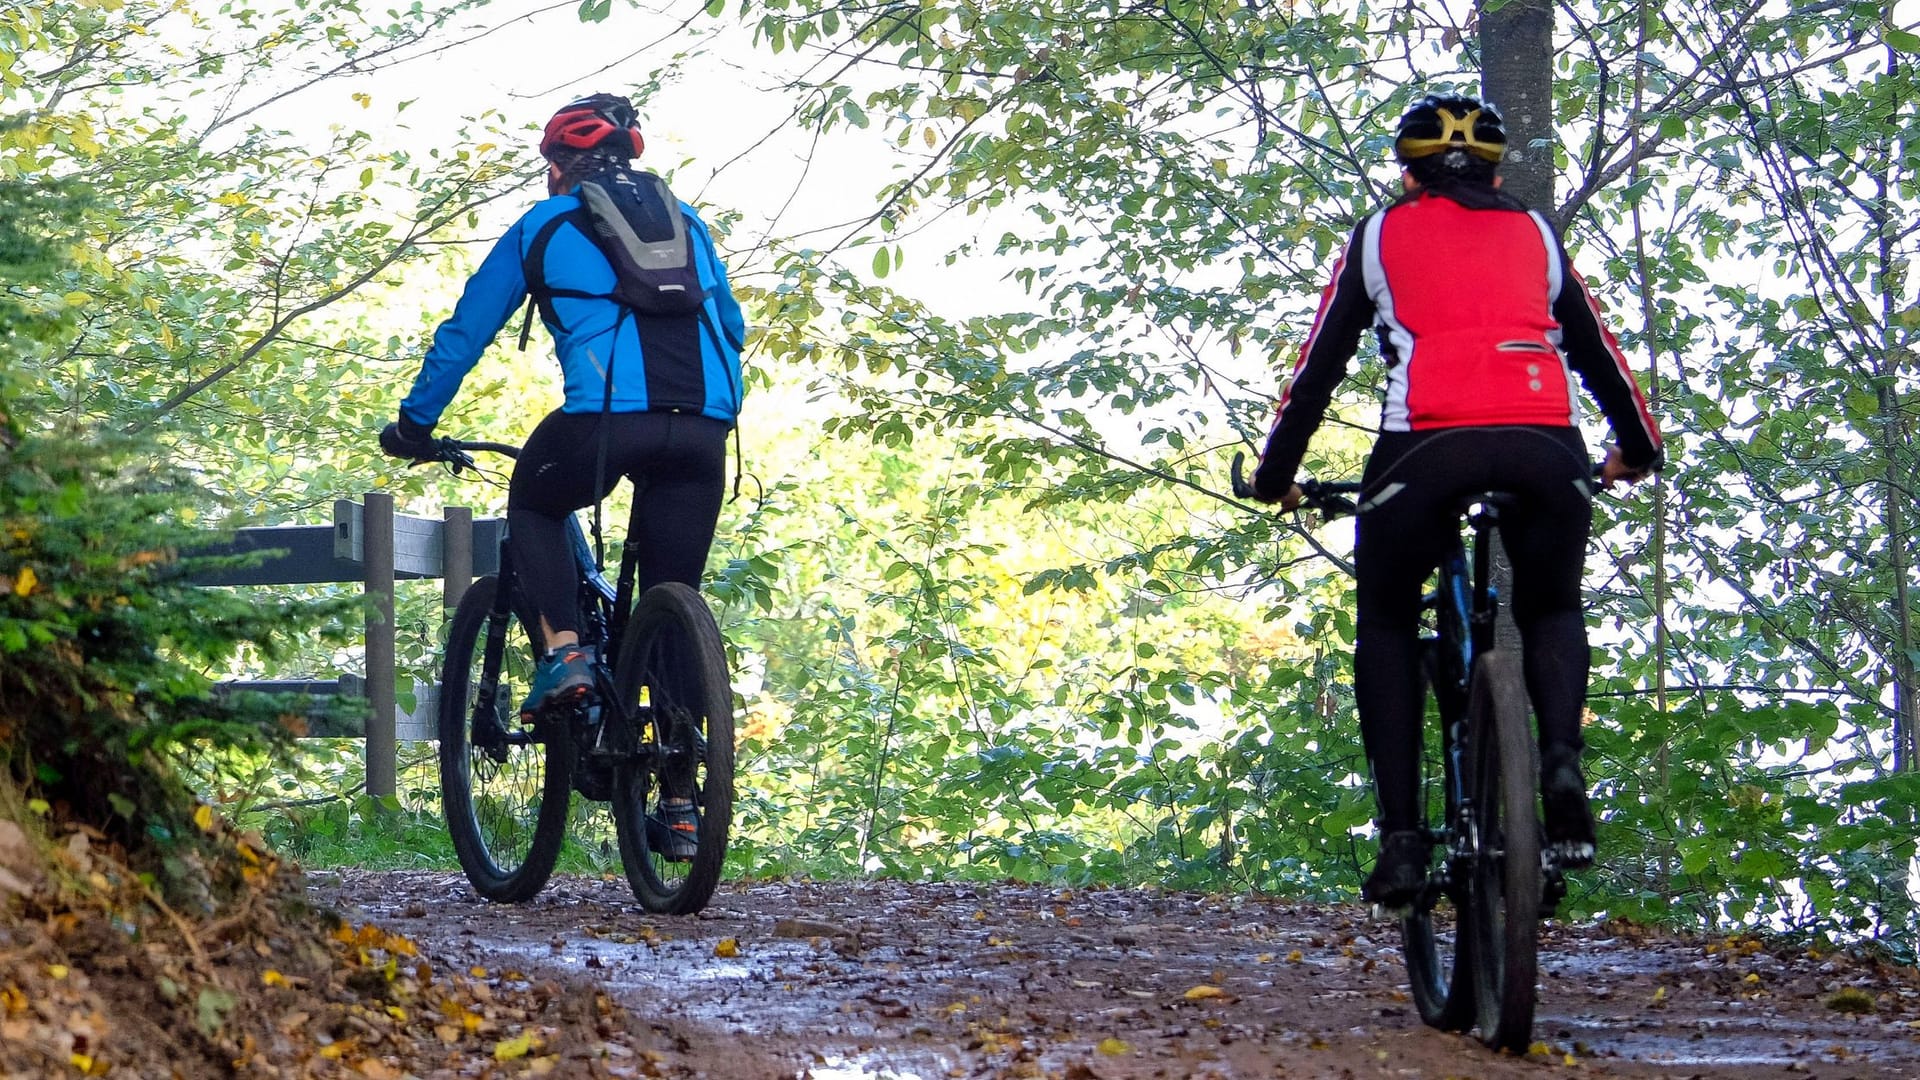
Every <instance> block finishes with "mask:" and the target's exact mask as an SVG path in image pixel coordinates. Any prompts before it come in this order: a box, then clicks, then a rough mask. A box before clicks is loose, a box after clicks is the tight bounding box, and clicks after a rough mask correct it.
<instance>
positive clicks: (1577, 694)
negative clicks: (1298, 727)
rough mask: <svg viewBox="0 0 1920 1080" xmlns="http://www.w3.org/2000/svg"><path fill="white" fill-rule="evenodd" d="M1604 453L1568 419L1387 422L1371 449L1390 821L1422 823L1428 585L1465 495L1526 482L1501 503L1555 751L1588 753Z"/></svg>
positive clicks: (1546, 738) (1363, 595)
mask: <svg viewBox="0 0 1920 1080" xmlns="http://www.w3.org/2000/svg"><path fill="white" fill-rule="evenodd" d="M1591 470H1592V466H1591V464H1590V463H1589V461H1588V459H1587V451H1586V447H1585V445H1584V443H1583V442H1582V441H1581V439H1580V436H1579V433H1578V432H1577V431H1576V430H1574V429H1572V428H1554V427H1467V428H1445V429H1441V430H1438V431H1416V432H1387V433H1385V434H1383V435H1381V436H1380V440H1379V442H1377V443H1376V444H1375V445H1374V448H1373V454H1372V456H1371V457H1370V458H1369V459H1368V461H1367V470H1366V475H1365V478H1364V480H1365V493H1364V495H1363V497H1362V503H1363V508H1362V510H1361V513H1360V516H1359V518H1358V521H1357V523H1356V525H1355V544H1354V576H1355V578H1356V582H1355V587H1356V592H1357V597H1356V600H1355V613H1354V622H1355V636H1356V641H1355V643H1354V652H1353V683H1354V697H1355V699H1356V703H1357V704H1358V706H1359V710H1360V734H1361V738H1362V739H1363V741H1364V742H1365V744H1366V749H1367V758H1368V760H1369V761H1370V762H1371V763H1372V765H1373V774H1374V792H1375V794H1376V796H1377V797H1378V798H1379V800H1380V828H1381V830H1382V831H1383V832H1392V831H1396V830H1400V829H1412V828H1416V827H1417V826H1418V824H1419V822H1420V817H1421V808H1420V803H1419V790H1418V789H1419V780H1420V753H1421V738H1422V736H1421V721H1422V715H1423V709H1422V704H1421V697H1420V693H1419V687H1420V682H1419V663H1420V659H1419V645H1418V636H1419V616H1420V598H1421V596H1422V594H1423V593H1424V592H1425V590H1426V586H1427V581H1428V578H1429V576H1430V575H1431V574H1432V572H1433V570H1434V569H1435V568H1436V567H1438V566H1439V564H1440V556H1441V553H1442V551H1443V550H1444V549H1445V545H1446V543H1447V540H1448V537H1449V536H1450V535H1452V534H1453V533H1452V530H1454V529H1456V528H1457V527H1458V526H1457V524H1456V522H1457V519H1456V518H1455V517H1454V516H1453V508H1454V505H1455V503H1456V501H1457V500H1458V499H1459V498H1460V497H1461V496H1463V495H1470V494H1473V493H1476V492H1481V491H1489V490H1498V491H1508V492H1512V493H1514V494H1515V495H1517V496H1519V500H1518V505H1517V506H1515V507H1514V508H1512V509H1511V510H1505V511H1502V513H1501V518H1500V533H1501V538H1502V540H1504V541H1505V544H1506V550H1507V553H1508V557H1509V558H1510V560H1511V561H1512V564H1513V593H1514V603H1513V607H1512V611H1513V618H1514V623H1515V624H1516V625H1517V626H1518V628H1519V630H1520V643H1521V650H1522V653H1523V654H1524V657H1525V661H1526V679H1527V692H1528V694H1529V695H1530V696H1531V697H1532V698H1533V706H1534V714H1535V716H1536V717H1537V718H1538V720H1539V724H1540V746H1541V753H1542V757H1543V760H1546V761H1549V762H1551V761H1558V760H1563V759H1564V758H1566V757H1567V756H1573V757H1577V756H1578V754H1579V752H1580V750H1581V749H1582V747H1583V745H1584V744H1583V742H1582V740H1581V737H1580V715H1581V712H1582V710H1583V709H1584V707H1585V703H1586V694H1587V665H1588V654H1587V627H1586V620H1585V614H1584V611H1583V609H1582V606H1581V595H1580V582H1581V577H1582V574H1583V570H1584V566H1585V561H1586V555H1587V537H1588V535H1589V533H1590V532H1591V530H1592V513H1593V510H1592V490H1593V480H1592V472H1591Z"/></svg>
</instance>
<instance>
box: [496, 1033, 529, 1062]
mask: <svg viewBox="0 0 1920 1080" xmlns="http://www.w3.org/2000/svg"><path fill="white" fill-rule="evenodd" d="M533 1049H534V1038H533V1032H531V1031H528V1032H522V1033H521V1034H519V1035H515V1036H514V1037H513V1038H511V1039H502V1040H500V1041H499V1042H497V1043H495V1044H494V1046H493V1060H495V1061H514V1060H517V1059H519V1058H523V1057H526V1056H527V1055H528V1054H530V1053H532V1052H533Z"/></svg>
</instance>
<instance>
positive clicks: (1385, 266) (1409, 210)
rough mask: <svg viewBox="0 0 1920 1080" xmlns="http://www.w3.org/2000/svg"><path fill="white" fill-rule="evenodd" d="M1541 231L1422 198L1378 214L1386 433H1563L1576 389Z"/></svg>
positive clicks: (1504, 213)
mask: <svg viewBox="0 0 1920 1080" xmlns="http://www.w3.org/2000/svg"><path fill="white" fill-rule="evenodd" d="M1542 224H1543V223H1542V222H1541V221H1540V220H1539V219H1538V218H1537V217H1535V216H1534V215H1532V214H1530V213H1526V212H1523V211H1518V210H1499V209H1488V210H1469V209H1467V208H1466V207H1463V206H1461V205H1460V204H1459V203H1457V202H1455V201H1453V200H1452V199H1449V198H1446V197H1444V196H1439V195H1422V196H1421V197H1419V198H1416V199H1411V200H1407V201H1404V202H1400V203H1398V204H1396V205H1394V206H1393V207H1391V208H1389V209H1388V210H1387V211H1385V212H1384V213H1383V214H1382V215H1381V216H1380V222H1379V226H1378V244H1379V256H1378V259H1379V266H1380V271H1381V273H1380V286H1379V287H1378V289H1377V290H1374V303H1375V306H1376V307H1378V308H1379V309H1380V324H1381V325H1382V326H1383V327H1385V328H1386V329H1385V331H1384V333H1383V337H1382V348H1383V349H1384V350H1385V352H1386V356H1387V359H1388V362H1389V363H1391V364H1394V366H1395V368H1396V370H1395V372H1394V373H1393V375H1392V376H1391V378H1392V380H1393V385H1392V387H1391V388H1390V390H1389V393H1388V395H1387V398H1386V401H1385V403H1384V408H1385V414H1384V415H1383V416H1382V423H1381V426H1382V428H1383V429H1384V430H1387V431H1395V430H1401V429H1406V430H1419V429H1422V428H1433V427H1459V426H1463V425H1469V424H1513V423H1532V424H1564V423H1567V422H1568V419H1569V416H1570V411H1571V409H1572V407H1573V405H1572V403H1573V394H1574V392H1575V388H1574V386H1573V380H1572V378H1571V377H1570V375H1569V373H1568V371H1567V369H1566V366H1565V365H1564V364H1563V363H1561V362H1560V358H1559V354H1558V350H1557V347H1556V339H1557V337H1558V331H1559V326H1560V324H1559V322H1558V321H1557V320H1555V319H1554V317H1553V313H1552V311H1551V310H1550V308H1551V305H1550V301H1549V296H1550V293H1551V291H1552V290H1551V289H1550V288H1543V287H1542V286H1543V284H1546V283H1547V282H1548V279H1549V276H1550V275H1551V274H1553V273H1554V272H1556V271H1557V269H1558V268H1557V267H1556V266H1554V265H1553V261H1552V260H1551V258H1550V255H1549V253H1550V252H1551V250H1552V249H1551V248H1550V247H1549V246H1548V245H1549V240H1548V238H1547V237H1544V236H1542V235H1541V228H1542Z"/></svg>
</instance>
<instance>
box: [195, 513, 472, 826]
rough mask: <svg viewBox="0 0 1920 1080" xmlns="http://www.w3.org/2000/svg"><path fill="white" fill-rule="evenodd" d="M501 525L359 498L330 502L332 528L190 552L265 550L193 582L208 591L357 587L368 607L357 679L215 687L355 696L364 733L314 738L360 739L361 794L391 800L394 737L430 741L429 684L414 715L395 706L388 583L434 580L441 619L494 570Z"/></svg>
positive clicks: (432, 696) (434, 687) (250, 532)
mask: <svg viewBox="0 0 1920 1080" xmlns="http://www.w3.org/2000/svg"><path fill="white" fill-rule="evenodd" d="M504 529H505V523H504V522H502V521H501V520H500V519H498V518H481V519H478V520H476V519H475V518H474V516H473V511H472V510H470V509H468V508H466V507H464V506H449V507H447V508H446V509H445V511H444V512H443V513H442V516H441V517H440V519H439V520H434V519H433V518H420V517H409V516H407V515H404V514H396V513H394V508H393V496H391V495H388V494H385V493H382V492H369V493H367V495H366V497H365V499H364V501H362V502H358V503H356V502H354V501H352V500H350V499H341V500H338V501H336V502H335V503H334V504H333V524H332V525H331V526H328V525H275V526H267V527H262V528H254V529H241V530H239V531H238V532H237V533H235V534H234V536H233V539H232V540H231V541H229V542H227V543H223V544H219V545H215V546H212V547H208V548H204V549H201V550H199V551H197V552H195V554H196V555H238V554H250V553H255V552H265V553H267V554H265V555H264V556H263V557H261V558H260V559H258V560H256V561H255V562H254V563H253V564H252V565H249V566H240V567H233V568H230V569H225V570H220V571H216V572H212V573H208V574H203V575H201V576H200V577H198V578H196V579H195V584H199V585H209V586H244V585H304V584H321V583H336V584H338V583H346V582H355V581H357V582H360V583H362V585H363V586H364V588H365V590H366V595H367V597H368V599H369V600H370V603H369V604H368V605H367V622H366V642H367V648H366V674H365V676H354V675H340V676H338V677H335V678H313V679H293V680H284V679H282V680H248V681H239V682H229V683H224V684H222V686H223V687H224V688H225V689H227V690H229V691H232V690H265V691H271V692H283V693H284V692H293V693H306V694H313V695H316V696H337V697H362V698H365V699H366V701H367V704H368V707H369V712H370V715H369V716H368V719H367V722H366V729H365V731H364V733H361V732H355V731H351V730H343V729H341V728H340V727H339V726H331V727H327V726H320V727H316V729H314V730H312V731H310V732H309V734H311V735H314V736H322V735H360V734H364V736H365V739H366V762H367V793H368V794H370V795H375V796H386V795H392V794H394V791H395V781H396V779H397V772H398V759H399V742H400V740H402V739H408V740H415V739H420V740H424V739H432V738H434V737H435V727H436V725H435V715H436V709H437V706H438V696H439V695H438V690H439V686H438V682H437V679H436V680H434V681H432V682H429V683H427V684H425V685H424V686H423V688H422V689H421V691H420V692H419V693H417V694H415V702H414V707H413V709H411V710H409V711H405V712H403V711H402V710H401V709H400V706H399V701H398V693H397V682H396V679H395V677H394V621H393V588H394V583H395V582H396V581H401V580H418V579H424V578H439V579H440V580H441V583H442V594H443V597H442V599H443V603H444V604H445V606H446V609H447V610H448V611H449V612H450V611H452V610H453V609H454V608H455V607H456V606H458V605H459V603H460V597H461V596H462V595H463V594H465V592H466V591H467V586H468V585H470V584H472V582H473V578H474V576H475V575H476V574H491V573H493V572H494V571H496V570H497V569H499V561H500V538H501V536H502V535H503V531H504Z"/></svg>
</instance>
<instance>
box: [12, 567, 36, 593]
mask: <svg viewBox="0 0 1920 1080" xmlns="http://www.w3.org/2000/svg"><path fill="white" fill-rule="evenodd" d="M39 582H40V579H39V577H37V576H36V575H35V574H34V572H33V567H31V566H23V567H21V568H20V573H19V574H17V575H16V576H15V577H14V579H13V591H14V592H16V593H19V594H20V595H21V596H25V595H27V594H28V593H30V592H32V591H33V587H34V586H35V585H37V584H39Z"/></svg>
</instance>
